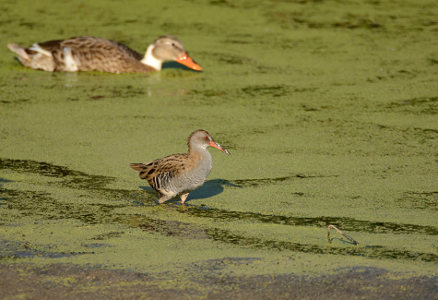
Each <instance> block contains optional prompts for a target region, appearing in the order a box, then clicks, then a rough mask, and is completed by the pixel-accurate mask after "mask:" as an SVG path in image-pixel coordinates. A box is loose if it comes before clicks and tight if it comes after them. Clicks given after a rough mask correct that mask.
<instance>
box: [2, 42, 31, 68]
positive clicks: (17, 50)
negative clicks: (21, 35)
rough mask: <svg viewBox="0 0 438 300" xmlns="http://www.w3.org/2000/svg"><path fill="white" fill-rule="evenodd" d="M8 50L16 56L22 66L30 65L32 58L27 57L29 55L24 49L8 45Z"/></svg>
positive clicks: (15, 45)
mask: <svg viewBox="0 0 438 300" xmlns="http://www.w3.org/2000/svg"><path fill="white" fill-rule="evenodd" d="M8 48H9V50H11V51H12V52H14V53H15V54H17V57H18V59H19V60H20V62H21V63H22V64H23V65H25V66H28V65H29V64H30V62H31V60H32V58H31V57H30V56H29V54H27V52H26V49H25V48H23V47H21V46H20V45H17V44H8Z"/></svg>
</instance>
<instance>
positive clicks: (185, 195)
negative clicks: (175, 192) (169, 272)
mask: <svg viewBox="0 0 438 300" xmlns="http://www.w3.org/2000/svg"><path fill="white" fill-rule="evenodd" d="M188 195H189V193H185V194H181V196H179V197H180V198H181V204H184V202H185V201H186V199H187V196H188Z"/></svg>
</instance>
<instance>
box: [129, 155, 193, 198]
mask: <svg viewBox="0 0 438 300" xmlns="http://www.w3.org/2000/svg"><path fill="white" fill-rule="evenodd" d="M186 161H187V154H174V155H170V156H167V157H164V158H161V159H157V160H154V161H152V162H150V163H147V164H142V163H132V164H130V167H131V168H132V169H134V170H136V171H138V172H140V173H139V176H140V178H142V179H146V180H147V181H148V182H149V184H150V185H151V186H152V188H153V189H155V190H157V191H158V190H160V189H162V188H165V187H166V185H167V184H168V183H169V181H170V180H171V179H172V178H173V177H174V176H176V175H178V174H179V173H180V172H183V171H184V170H186V168H187V166H186Z"/></svg>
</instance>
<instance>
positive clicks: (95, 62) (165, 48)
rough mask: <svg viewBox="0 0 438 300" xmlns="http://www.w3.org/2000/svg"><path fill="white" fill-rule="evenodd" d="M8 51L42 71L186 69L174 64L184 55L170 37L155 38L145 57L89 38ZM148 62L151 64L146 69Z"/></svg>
mask: <svg viewBox="0 0 438 300" xmlns="http://www.w3.org/2000/svg"><path fill="white" fill-rule="evenodd" d="M8 47H9V49H10V50H11V51H13V52H15V53H16V54H17V55H18V59H19V60H20V61H21V63H22V64H23V65H25V66H27V67H30V68H34V69H41V70H45V71H70V72H76V71H103V72H110V73H134V72H150V71H156V70H160V69H161V63H162V62H163V61H165V60H175V61H178V62H180V63H182V64H185V65H187V63H185V62H181V61H179V60H178V58H179V57H181V56H184V55H187V53H186V51H185V50H184V47H183V45H182V43H181V41H179V39H178V38H176V37H173V36H161V37H159V38H158V39H157V40H155V41H154V43H152V44H151V45H150V46H149V47H148V50H149V49H150V51H149V53H148V52H147V53H146V54H145V56H143V55H142V54H140V53H138V52H137V51H135V50H133V49H131V48H130V47H128V46H126V45H124V44H121V43H118V42H115V41H111V40H107V39H103V38H98V37H91V36H79V37H73V38H69V39H66V40H52V41H47V42H42V43H35V44H33V45H32V46H31V47H28V48H23V47H21V46H19V45H17V44H9V45H8ZM154 54H155V56H154ZM187 56H188V55H187ZM187 59H189V60H190V62H189V67H192V68H194V69H195V70H201V67H200V66H199V65H197V64H196V63H194V62H193V61H192V60H191V59H190V57H188V58H187ZM150 61H153V62H154V63H155V64H154V65H148V62H150ZM191 63H193V64H192V65H190V64H191Z"/></svg>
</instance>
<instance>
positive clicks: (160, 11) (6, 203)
mask: <svg viewBox="0 0 438 300" xmlns="http://www.w3.org/2000/svg"><path fill="white" fill-rule="evenodd" d="M0 8H1V10H2V11H3V12H4V13H3V15H2V18H1V23H2V26H1V33H0V34H1V37H2V38H1V40H2V43H3V46H2V47H0V53H1V56H0V73H1V76H0V77H1V79H0V107H1V109H0V120H1V121H0V124H1V128H0V129H1V130H0V140H1V147H0V166H1V170H0V185H1V195H0V225H1V226H0V258H1V266H2V267H1V269H2V271H1V272H3V273H2V274H9V275H10V274H11V273H13V274H27V275H26V276H28V277H26V278H32V276H34V278H37V280H41V281H42V282H55V283H56V284H58V285H59V286H60V287H64V288H68V287H69V286H80V287H81V289H77V290H76V292H75V293H76V294H72V295H76V296H77V295H84V294H80V293H81V291H82V292H83V293H86V292H89V291H90V290H89V289H91V287H93V288H96V285H94V286H93V284H90V285H89V286H88V289H87V287H86V284H85V283H84V282H83V281H81V280H80V279H78V278H82V277H80V276H83V277H84V278H85V277H86V276H85V275H84V273H83V272H84V271H83V270H92V271H87V272H91V273H92V274H94V275H93V276H95V278H97V279H96V280H97V281H96V282H100V281H99V280H103V279H102V278H111V280H113V282H115V284H114V286H113V289H116V290H118V289H122V287H125V288H126V287H127V285H129V284H128V283H130V284H131V285H129V286H130V288H128V290H129V291H131V292H132V293H133V294H132V295H134V294H135V293H136V292H137V291H136V289H134V287H139V286H141V287H146V288H147V289H149V291H152V292H151V293H152V294H151V295H161V296H162V297H164V296H163V295H171V294H172V292H173V293H176V294H178V293H179V292H181V291H184V293H186V295H191V296H192V297H202V296H205V297H207V296H212V297H213V296H218V297H220V296H223V297H226V296H227V295H231V294H229V293H231V290H232V289H235V290H236V289H237V290H239V291H241V294H237V295H241V296H242V297H244V296H245V297H246V296H255V294H251V293H252V292H250V290H252V291H253V292H254V291H255V290H257V287H258V288H259V289H261V288H260V286H264V287H265V289H264V293H267V294H264V295H265V296H266V295H271V297H274V296H275V295H276V296H278V297H286V296H292V295H294V294H293V293H295V292H296V293H298V291H301V289H304V290H305V287H306V286H307V284H308V281H307V278H308V277H307V276H310V277H309V278H317V279H312V280H314V281H312V282H313V283H314V286H313V288H314V292H315V293H316V292H318V291H321V290H322V291H324V289H325V287H324V284H323V282H326V281H327V280H328V281H330V282H332V284H333V285H338V286H339V282H340V281H343V282H344V283H345V286H346V287H349V284H351V285H352V286H355V287H356V289H353V291H356V292H352V289H348V288H345V295H346V297H347V296H351V293H353V295H362V294H361V293H362V292H363V293H365V294H364V295H368V296H370V295H371V296H372V295H373V293H375V292H376V290H377V291H379V292H376V293H377V294H378V295H386V294H385V290H382V288H381V286H382V285H386V286H387V287H388V288H389V287H390V288H391V290H387V291H386V292H387V293H388V294H387V295H389V296H388V297H390V295H393V297H395V296H397V295H405V296H406V295H409V293H412V294H413V295H416V296H415V297H419V298H423V299H424V298H427V296H430V295H432V294H433V293H432V292H433V291H436V289H437V288H436V287H437V285H438V284H437V270H438V242H437V241H438V237H437V235H438V218H437V207H438V184H437V182H438V152H437V149H438V84H437V78H438V40H437V39H436V36H437V33H438V23H437V20H438V8H437V6H436V3H435V1H429V0H422V1H413V0H412V1H403V2H402V3H399V2H397V1H389V0H388V1H362V2H357V1H356V2H349V1H334V0H333V1H258V2H257V4H255V3H254V2H252V1H147V2H146V3H145V2H144V1H131V2H130V5H126V4H125V3H122V2H108V1H106V2H100V1H95V2H93V3H89V2H87V1H74V2H59V1H44V2H30V1H13V2H12V1H3V2H2V3H0ZM163 34H172V35H175V36H178V37H179V38H180V39H181V40H182V42H183V43H184V46H185V48H186V49H188V51H189V53H190V55H191V56H192V57H193V58H194V59H195V60H196V61H197V62H198V63H199V64H200V65H201V66H202V67H203V68H204V72H202V73H197V72H193V71H190V70H187V69H183V68H180V67H178V66H177V65H175V64H173V63H167V64H166V65H165V68H164V69H163V70H162V71H161V72H156V73H151V74H120V75H114V74H105V73H99V72H90V73H50V72H42V71H36V70H30V69H26V68H24V67H23V66H21V65H20V64H19V63H18V62H17V61H16V60H14V55H13V54H12V53H11V52H9V51H8V49H7V47H6V44H7V43H9V42H15V43H18V44H22V45H26V46H28V45H31V44H33V43H34V42H38V41H46V40H50V39H60V38H67V37H72V36H78V35H93V36H99V37H104V38H108V39H111V40H116V41H120V42H123V43H125V44H127V45H129V46H130V47H132V48H133V49H135V50H137V51H140V52H143V51H145V50H146V47H147V45H148V44H149V43H151V42H152V41H153V40H154V39H155V38H156V37H158V36H160V35H163ZM199 128H202V129H205V130H208V131H209V132H210V133H211V134H212V136H213V137H214V139H215V140H216V141H218V142H219V143H220V144H221V145H223V146H225V147H226V148H227V149H229V150H230V151H231V152H232V153H233V155H232V156H229V157H228V156H225V155H223V153H221V152H219V151H217V150H216V149H210V153H211V154H212V156H213V161H214V166H213V170H212V172H211V174H210V176H209V178H208V180H207V182H206V183H205V184H204V185H203V186H202V187H201V188H200V189H198V190H196V191H194V192H192V193H191V194H190V195H189V198H188V203H187V205H185V206H181V205H179V204H178V201H177V200H175V201H171V202H170V203H168V204H165V205H156V203H155V201H156V199H157V197H156V194H155V193H154V192H153V191H152V190H151V189H150V188H149V187H148V186H147V184H146V182H144V181H140V180H139V178H138V176H137V174H136V173H135V172H133V171H132V170H131V169H130V168H129V163H131V162H148V161H151V160H153V159H156V158H158V157H163V156H165V155H168V154H172V153H181V152H185V151H186V139H187V137H188V135H189V134H190V132H192V131H194V130H196V129H199ZM329 224H332V225H335V226H337V227H338V228H339V229H341V230H342V231H344V232H345V233H347V234H348V235H350V236H352V237H354V239H355V240H357V241H358V242H359V245H357V246H355V245H352V244H351V243H349V242H348V240H346V239H344V238H342V236H339V235H333V234H332V235H331V237H332V238H331V243H328V241H327V226H328V225H329ZM5 270H7V271H5ZM17 270H18V271H17ZM41 270H45V271H41ZM57 270H58V271H57ZM59 270H63V271H59ZM7 272H10V273H7ZM14 272H16V273H14ZM44 272H46V273H44ZM47 272H48V273H47ZM47 274H49V275H50V276H52V277H50V276H49V275H47ZM81 274H82V275H81ZM85 274H86V275H87V274H88V275H89V274H90V273H85ZM132 274H137V275H132ZM88 275H87V276H88ZM20 276H21V277H20ZM23 276H24V275H17V278H18V279H17V281H16V282H20V281H19V280H21V282H22V281H23V280H24V279H23V278H24V277H23ZM44 276H46V277H44ZM53 276H58V279H54V277H53ZM90 276H91V275H90ZM324 276H328V277H324ZM10 278H11V282H14V281H13V278H15V277H14V276H10ZM318 278H319V279H318ZM324 278H326V279H324ZM327 278H329V279H327ZM348 279H351V280H350V281H348ZM325 280H326V281H325ZM354 280H358V281H359V282H363V283H364V284H365V283H366V285H367V286H375V287H376V288H375V289H372V288H370V289H368V290H367V291H366V292H364V291H363V289H361V285H360V284H359V285H357V282H356V281H354ZM102 282H105V280H103V281H102ZM292 282H295V283H292ZM354 282H356V283H354ZM413 282H415V283H413ZM294 284H295V285H296V286H295V289H294V291H295V292H292V291H291V287H292V286H293V285H294ZM17 285H18V284H17ZM379 286H380V288H378V287H379ZM406 286H409V288H406ZM23 289H24V290H23V293H24V294H26V293H30V294H32V293H31V292H29V290H26V289H25V287H23ZM95 290H96V289H94V291H95ZM99 291H100V292H102V293H103V294H102V295H105V291H102V290H99ZM113 291H114V290H113ZM153 291H155V292H156V294H154V293H153ZM245 291H246V292H245ZM306 291H307V292H309V291H312V285H309V289H308V290H306ZM348 291H349V292H348ZM359 291H361V292H359ZM5 293H6V292H5ZM166 293H169V294H166ZM269 293H270V294H269ZM303 293H305V291H304V292H303ZM349 293H350V294H349ZM355 293H357V294H355ZM367 293H368V294H367ZM403 293H405V294H403ZM33 295H35V294H33ZM298 295H301V296H302V295H303V294H298ZM4 296H8V294H4Z"/></svg>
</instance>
